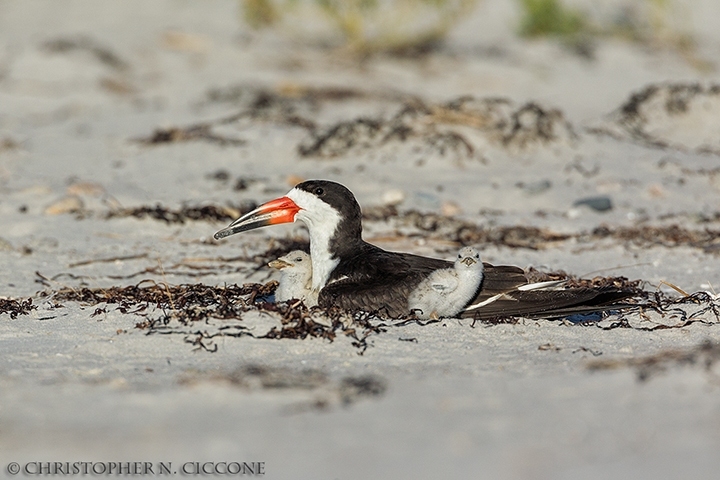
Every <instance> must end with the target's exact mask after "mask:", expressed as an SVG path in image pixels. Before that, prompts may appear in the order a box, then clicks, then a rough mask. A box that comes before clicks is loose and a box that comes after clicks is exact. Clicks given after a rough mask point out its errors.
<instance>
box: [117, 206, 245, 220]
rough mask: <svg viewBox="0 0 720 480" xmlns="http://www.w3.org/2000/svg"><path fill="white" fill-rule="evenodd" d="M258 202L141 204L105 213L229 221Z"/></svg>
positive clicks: (126, 215)
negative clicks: (179, 204) (230, 203)
mask: <svg viewBox="0 0 720 480" xmlns="http://www.w3.org/2000/svg"><path fill="white" fill-rule="evenodd" d="M256 207H257V204H256V203H254V202H246V203H243V204H240V205H232V206H226V207H221V206H217V205H203V206H188V205H184V206H182V207H181V208H179V209H171V208H168V207H164V206H162V205H160V204H157V205H155V206H154V207H150V206H140V207H132V208H121V209H116V210H111V211H109V212H107V213H106V214H105V218H106V219H111V218H125V217H135V218H150V219H152V220H159V221H162V222H165V223H181V224H183V223H185V222H187V221H208V222H218V221H224V222H228V221H231V220H235V219H236V218H238V217H239V216H241V215H244V214H245V213H247V212H250V211H252V210H254V209H255V208H256Z"/></svg>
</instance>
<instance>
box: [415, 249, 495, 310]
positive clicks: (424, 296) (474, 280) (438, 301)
mask: <svg viewBox="0 0 720 480" xmlns="http://www.w3.org/2000/svg"><path fill="white" fill-rule="evenodd" d="M483 270H484V268H483V264H482V262H481V261H480V253H479V252H478V251H477V250H475V249H474V248H472V247H463V248H461V249H460V253H458V256H457V259H456V260H455V266H454V268H441V269H440V270H435V271H434V272H432V273H431V274H430V275H429V276H428V277H427V278H426V279H425V280H423V281H422V282H420V284H418V286H417V287H415V289H414V290H413V292H412V293H411V294H410V297H409V298H408V308H409V309H410V311H411V312H414V313H415V315H416V316H417V317H418V318H422V319H428V318H432V319H436V320H437V319H438V318H440V317H453V316H455V315H457V314H458V313H460V312H461V311H462V310H463V308H465V306H466V305H467V304H468V303H470V300H472V299H473V298H475V295H476V294H477V291H478V288H480V283H481V282H482V279H483Z"/></svg>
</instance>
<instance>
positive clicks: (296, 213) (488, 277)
mask: <svg viewBox="0 0 720 480" xmlns="http://www.w3.org/2000/svg"><path fill="white" fill-rule="evenodd" d="M295 221H300V222H303V223H304V224H305V225H306V226H307V228H308V231H309V233H310V256H311V260H312V285H311V288H312V290H313V291H314V292H317V293H318V304H319V305H320V306H322V307H330V306H337V307H340V308H343V309H345V310H350V311H368V312H376V313H378V314H380V315H385V316H390V317H400V316H404V315H407V314H409V308H408V298H409V297H410V295H411V294H412V293H413V291H414V290H415V289H416V288H417V286H418V285H419V284H420V283H421V282H422V281H423V280H425V279H426V278H428V276H429V275H430V274H431V273H433V272H434V271H436V270H440V269H448V268H453V264H452V263H451V262H448V261H446V260H440V259H436V258H429V257H422V256H419V255H413V254H410V253H396V252H388V251H385V250H383V249H381V248H379V247H376V246H375V245H372V244H370V243H367V242H365V241H364V240H363V239H362V214H361V211H360V205H358V202H357V201H356V200H355V196H354V195H353V194H352V192H350V190H348V189H347V188H346V187H345V186H343V185H341V184H339V183H336V182H331V181H327V180H308V181H306V182H302V183H300V184H298V185H296V186H295V187H294V188H292V189H291V190H290V191H289V192H288V193H287V195H285V196H284V197H280V198H277V199H275V200H271V201H269V202H267V203H265V204H263V205H261V206H259V207H258V208H256V209H255V210H253V211H252V212H249V213H247V214H246V215H243V216H242V217H240V218H238V219H237V220H235V221H234V222H232V223H231V224H230V225H229V226H228V227H227V228H225V229H223V230H220V231H219V232H217V233H215V238H216V239H221V238H224V237H227V236H229V235H233V234H236V233H239V232H244V231H247V230H252V229H255V228H259V227H264V226H266V225H276V224H281V223H290V222H295ZM483 267H484V274H483V280H482V283H481V285H480V289H479V290H478V293H477V295H476V296H475V298H474V299H472V301H471V302H469V304H468V305H467V306H466V307H465V308H464V309H463V311H462V312H461V313H460V316H462V317H472V318H494V317H507V316H526V317H561V316H566V315H572V314H577V313H585V312H594V311H602V310H610V309H613V308H619V307H620V306H618V305H615V306H613V305H612V304H613V302H617V301H618V300H620V299H623V298H626V297H628V296H630V295H631V292H627V291H623V290H620V289H616V288H562V287H559V286H558V284H559V282H542V283H531V282H530V280H529V279H528V277H527V276H526V275H525V272H524V271H523V270H522V269H521V268H520V267H515V266H505V265H498V266H495V265H491V264H488V263H485V264H484V265H483ZM624 306H627V305H624Z"/></svg>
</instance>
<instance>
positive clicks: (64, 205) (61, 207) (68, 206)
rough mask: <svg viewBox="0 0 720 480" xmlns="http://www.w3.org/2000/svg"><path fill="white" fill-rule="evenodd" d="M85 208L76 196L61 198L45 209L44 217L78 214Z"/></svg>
mask: <svg viewBox="0 0 720 480" xmlns="http://www.w3.org/2000/svg"><path fill="white" fill-rule="evenodd" d="M83 208H85V204H84V203H83V201H82V199H81V198H80V197H78V196H76V195H70V196H67V197H63V198H61V199H60V200H57V201H55V202H53V203H52V204H50V205H48V206H47V207H45V210H44V213H45V215H62V214H64V213H80V212H82V211H83Z"/></svg>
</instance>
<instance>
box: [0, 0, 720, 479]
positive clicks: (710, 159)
mask: <svg viewBox="0 0 720 480" xmlns="http://www.w3.org/2000/svg"><path fill="white" fill-rule="evenodd" d="M568 3H570V4H573V5H574V6H577V7H578V8H581V9H582V8H584V9H586V10H588V11H590V12H591V13H592V14H593V15H595V17H593V18H596V19H597V18H600V19H602V18H604V17H603V15H613V14H614V12H620V11H625V10H623V9H622V5H623V4H628V5H636V4H638V3H640V4H641V3H643V2H631V1H629V0H628V1H620V0H618V1H617V2H608V5H605V6H603V7H602V8H601V7H597V6H595V7H593V5H592V2H582V1H578V2H568ZM671 3H672V5H671V7H668V8H673V9H677V12H678V13H677V15H670V17H672V18H674V19H675V20H676V21H677V25H675V24H673V25H671V27H672V28H675V29H677V30H673V31H676V32H687V33H688V34H691V35H692V39H693V41H694V43H693V44H692V46H691V47H689V48H686V49H685V50H682V49H680V48H676V46H677V45H678V44H677V43H675V44H674V43H672V42H671V41H667V42H666V43H663V42H662V41H661V40H662V38H666V37H662V38H659V39H658V41H657V42H655V43H653V42H650V41H647V42H636V41H635V42H634V41H630V40H628V39H625V38H621V37H620V36H613V35H598V36H595V37H592V38H591V39H589V40H587V41H585V40H584V41H583V42H581V43H578V44H575V45H568V44H567V43H564V42H563V41H560V40H557V39H553V38H547V37H542V38H536V39H527V38H522V37H520V36H519V35H518V33H517V25H518V21H519V20H518V19H519V16H520V12H519V7H518V3H517V2H512V1H509V0H485V1H482V2H478V4H477V6H476V8H474V9H473V10H472V12H471V13H469V14H467V15H466V18H464V19H463V20H462V21H459V22H457V23H456V24H455V25H454V26H453V28H452V29H451V30H450V31H449V33H448V35H447V37H446V38H445V40H444V41H443V42H442V43H440V44H439V45H435V46H434V47H433V48H431V49H430V50H429V51H426V52H421V53H412V54H407V53H405V54H403V55H400V54H397V53H376V54H372V55H366V56H359V55H358V54H357V52H351V51H350V50H349V49H348V48H347V47H346V46H345V47H343V45H342V43H341V42H338V41H337V38H336V37H335V36H333V35H332V34H331V33H328V28H327V23H323V22H321V21H320V20H318V19H316V21H317V22H318V26H317V28H316V27H315V26H314V24H313V23H312V22H311V23H310V24H302V25H301V23H299V22H298V23H296V24H293V23H292V22H293V21H292V18H290V19H287V20H286V22H287V24H286V26H285V27H282V28H270V29H265V30H254V29H252V28H250V27H249V26H248V25H247V23H246V22H245V21H244V20H243V16H242V10H241V8H240V7H241V4H240V3H239V2H236V1H231V0H206V1H203V2H192V1H179V0H176V1H172V0H158V1H155V2H142V1H139V0H138V1H134V0H133V1H123V2H119V1H93V0H75V1H70V0H67V1H66V0H63V1H51V0H46V1H40V0H25V1H2V0H0V225H2V231H0V258H2V265H3V268H2V269H0V452H2V453H1V454H0V469H1V471H2V475H1V476H3V477H32V476H37V474H38V470H37V469H38V468H40V467H41V466H43V465H45V467H47V468H55V470H53V471H52V472H47V473H50V474H52V475H54V476H62V477H68V476H79V474H78V475H71V474H68V473H65V470H63V469H64V468H65V467H64V466H61V467H59V468H60V470H57V467H54V466H52V465H50V464H46V463H44V462H60V463H64V462H66V463H69V464H73V463H74V462H88V463H87V464H86V465H89V467H87V468H90V470H89V471H90V473H89V474H88V475H86V476H108V469H109V468H110V466H109V465H110V463H112V462H116V463H117V462H119V463H120V464H124V465H125V466H126V467H127V468H130V467H129V465H130V463H131V462H149V465H150V467H151V468H150V469H149V470H148V468H145V467H143V468H145V469H144V470H142V471H139V472H138V475H135V476H144V477H155V476H164V477H167V476H168V474H170V475H172V476H176V477H187V476H196V477H197V476H215V477H218V476H220V477H223V476H244V477H254V476H258V477H264V478H273V479H275V478H277V479H285V478H293V479H306V478H307V479H366V478H388V479H390V478H488V479H566V478H567V479H570V478H588V479H595V478H597V479H600V478H616V479H625V478H627V479H640V478H653V479H655V480H657V479H674V478H693V479H702V478H708V479H709V478H716V476H717V471H719V470H720V457H718V455H717V452H718V451H719V449H720V376H719V374H720V368H719V367H718V365H717V363H718V359H720V346H718V345H719V343H718V342H720V317H719V316H718V315H720V297H718V292H720V273H719V272H720V78H719V76H718V73H717V72H718V68H720V33H719V32H720V30H718V28H717V26H718V19H720V4H717V3H716V2H715V1H713V0H696V1H692V2H691V1H679V0H678V1H675V2H671ZM611 4H612V5H611ZM616 4H617V5H616ZM674 11H675V10H674ZM288 25H289V26H288ZM309 31H311V32H315V33H314V34H310V33H308V32H309ZM581 47H582V48H581ZM312 178H322V179H329V180H334V181H337V182H341V183H343V184H344V185H346V186H347V187H348V188H350V190H352V191H353V192H354V193H355V195H356V196H357V199H358V201H359V203H360V204H361V206H362V207H363V214H364V237H365V239H366V240H368V241H370V242H371V243H375V244H377V245H379V246H381V247H383V248H386V249H389V250H395V251H405V252H412V253H416V254H419V255H427V256H433V257H438V258H445V259H452V258H453V256H454V255H456V254H457V251H458V249H459V248H460V246H462V245H472V246H474V247H476V248H477V249H478V250H479V251H480V252H481V255H482V258H483V260H484V261H486V262H490V263H492V264H496V265H502V264H506V265H517V266H520V267H522V268H526V269H536V270H540V271H543V272H558V271H562V272H566V273H567V274H568V275H571V276H573V277H582V278H586V279H593V278H594V277H602V278H604V279H606V281H608V280H607V279H613V280H614V281H623V282H629V283H631V284H632V285H634V286H635V288H638V289H642V291H643V292H645V293H644V294H643V295H641V296H639V297H638V298H637V299H636V301H637V302H640V303H645V304H646V305H649V306H648V307H646V308H644V309H633V310H628V311H620V310H618V311H611V312H609V313H608V314H605V315H602V316H595V317H592V318H586V319H577V318H570V319H553V320H547V319H536V320H533V319H526V318H511V319H502V320H499V321H495V322H480V321H475V322H474V321H472V320H459V319H443V320H440V321H422V322H419V321H391V320H387V319H382V318H378V317H375V316H372V315H362V314H361V315H355V316H353V315H348V314H343V315H340V314H336V313H326V312H323V311H320V310H313V311H310V312H308V311H307V310H304V309H302V308H299V307H298V308H291V307H288V306H275V305H274V304H267V303H264V302H263V300H262V299H264V298H267V296H266V293H267V289H268V288H271V287H270V286H269V285H267V284H268V282H271V281H272V280H274V279H277V278H278V275H277V272H276V271H274V270H272V269H270V268H268V267H267V262H268V261H270V260H273V259H274V258H277V257H278V256H280V255H282V254H283V253H286V252H288V251H290V250H292V249H294V248H298V247H303V246H305V247H306V245H307V231H306V229H305V228H304V227H303V226H302V225H300V224H292V225H284V226H273V227H269V228H263V229H259V230H255V231H252V232H247V233H243V234H239V235H235V236H232V237H229V238H227V239H223V240H220V241H217V240H214V239H213V233H215V232H216V231H218V230H219V229H221V228H224V227H225V226H227V225H228V224H229V223H230V221H232V219H234V218H237V217H238V216H239V215H240V214H241V213H243V212H247V211H249V210H250V209H252V208H254V207H255V206H257V205H258V204H260V203H262V202H265V201H267V200H270V199H273V198H276V197H278V196H280V195H283V194H285V193H286V192H287V191H288V190H289V189H290V188H291V187H292V186H293V185H294V184H296V183H298V182H300V181H302V180H305V179H312ZM598 281H601V280H600V279H598ZM632 282H635V283H632ZM123 462H124V463H123ZM206 462H210V463H208V465H210V466H208V467H207V468H209V469H210V470H209V471H202V470H199V468H200V467H199V466H200V465H205V463H206ZM243 462H244V463H245V467H247V468H251V469H254V470H252V471H247V472H245V473H244V474H241V473H237V472H236V473H235V474H233V473H232V472H228V471H227V466H228V465H230V464H233V465H239V466H240V467H238V468H245V467H242V465H243ZM93 465H95V468H96V470H95V471H94V473H93V470H92V468H93ZM70 467H72V465H70V466H69V467H68V468H70ZM116 467H117V466H113V467H112V468H116ZM165 467H167V472H166V473H165V474H161V473H160V472H161V471H163V470H162V469H163V468H165ZM15 468H19V469H20V470H19V471H18V472H16V471H15V470H14V469H15ZM43 468H44V467H43ZM117 468H119V467H117ZM216 468H217V469H219V470H217V469H216ZM232 468H235V467H231V470H232ZM99 469H103V473H98V472H100V470H99ZM223 469H224V470H223ZM40 473H42V472H40Z"/></svg>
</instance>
